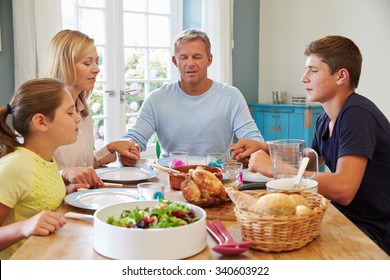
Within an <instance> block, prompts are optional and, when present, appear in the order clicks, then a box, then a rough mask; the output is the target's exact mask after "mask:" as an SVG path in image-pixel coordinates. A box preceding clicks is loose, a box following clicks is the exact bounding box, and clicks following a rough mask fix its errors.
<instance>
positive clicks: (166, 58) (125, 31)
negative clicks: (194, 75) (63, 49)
mask: <svg viewBox="0 0 390 280" xmlns="http://www.w3.org/2000/svg"><path fill="white" fill-rule="evenodd" d="M62 4H63V21H64V28H70V29H77V30H80V31H81V32H83V33H86V34H87V35H89V36H90V37H92V38H94V39H95V45H96V47H97V50H98V54H99V57H100V59H99V60H100V70H101V72H100V74H99V76H98V78H97V82H96V84H95V89H94V91H93V93H92V95H91V97H90V99H89V105H90V108H91V113H92V117H93V120H94V138H95V141H94V146H95V147H94V148H95V149H100V148H101V147H102V146H104V145H105V144H107V143H108V142H110V141H112V140H115V139H118V138H121V137H122V136H123V135H124V134H125V133H126V131H127V129H128V128H129V127H131V126H132V125H133V124H134V122H135V119H136V116H137V114H138V111H139V109H140V107H141V106H142V103H143V101H144V100H145V98H146V97H147V95H148V94H149V93H150V92H151V91H152V90H154V89H156V88H158V87H160V86H161V85H163V84H164V83H168V82H171V81H172V80H174V79H176V78H177V74H176V70H175V69H173V67H174V66H173V64H172V63H171V56H172V52H171V45H172V42H173V39H174V36H176V34H177V33H179V32H180V30H182V20H181V19H182V1H181V0H115V1H112V0H73V1H72V0H71V1H69V0H63V3H62Z"/></svg>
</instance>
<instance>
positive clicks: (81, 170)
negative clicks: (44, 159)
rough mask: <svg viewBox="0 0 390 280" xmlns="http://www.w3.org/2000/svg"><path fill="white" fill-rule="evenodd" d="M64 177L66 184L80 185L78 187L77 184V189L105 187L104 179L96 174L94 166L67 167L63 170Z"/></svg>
mask: <svg viewBox="0 0 390 280" xmlns="http://www.w3.org/2000/svg"><path fill="white" fill-rule="evenodd" d="M62 179H63V180H64V182H65V184H75V185H80V186H78V187H77V186H76V189H75V190H77V189H78V188H87V189H89V188H91V187H95V188H102V187H104V183H103V181H102V180H101V179H100V178H99V176H98V175H97V174H96V171H95V169H94V168H93V167H92V166H88V167H69V168H65V169H64V170H63V171H62ZM67 190H68V187H67ZM75 190H73V191H75ZM73 191H70V192H73ZM68 193H69V192H68Z"/></svg>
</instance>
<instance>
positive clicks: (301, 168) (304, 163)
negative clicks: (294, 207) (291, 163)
mask: <svg viewBox="0 0 390 280" xmlns="http://www.w3.org/2000/svg"><path fill="white" fill-rule="evenodd" d="M309 160H310V159H309V158H308V157H304V158H303V159H302V162H301V165H300V166H299V170H298V175H297V178H296V179H295V182H294V189H296V188H298V187H299V183H300V182H301V179H302V176H303V173H305V170H306V167H307V164H308V163H309Z"/></svg>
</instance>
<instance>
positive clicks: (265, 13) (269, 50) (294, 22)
mask: <svg viewBox="0 0 390 280" xmlns="http://www.w3.org/2000/svg"><path fill="white" fill-rule="evenodd" d="M26 1H29V0H26ZM201 3H202V1H201V0H183V6H184V19H183V22H184V25H185V26H184V28H188V27H199V26H200V22H201ZM389 26H390V1H388V0H245V1H234V50H233V85H235V86H236V87H238V88H239V89H240V90H241V91H242V92H243V94H244V96H245V98H246V99H247V101H248V103H256V102H261V103H271V102H272V94H271V93H272V91H273V90H286V91H287V92H288V96H289V100H288V101H290V100H291V96H305V91H304V90H303V85H302V83H301V82H300V78H301V75H302V73H303V71H304V64H305V57H304V56H303V54H302V53H303V49H304V47H305V45H306V44H307V43H309V42H310V41H312V40H314V39H317V38H319V37H323V36H326V35H330V34H339V35H343V36H347V37H349V38H351V39H352V40H354V41H355V43H356V44H357V45H358V46H359V48H360V50H361V52H362V54H363V69H362V75H361V79H360V85H359V88H358V93H360V94H362V95H365V96H367V97H368V98H370V99H371V100H372V101H374V102H375V103H376V104H377V106H378V107H379V108H380V109H381V110H382V111H383V112H384V113H385V115H386V116H387V118H390V106H388V104H389V103H390V97H389V92H388V91H389V90H388V88H387V79H389V78H390V68H389V65H390V53H389V51H388V50H389V49H390V29H389ZM0 28H1V36H2V38H1V39H2V40H1V42H2V51H1V52H0V91H1V93H0V104H5V103H7V102H8V101H9V99H10V97H11V96H12V94H13V91H14V63H13V27H12V0H0ZM216 51H217V50H215V49H214V52H216Z"/></svg>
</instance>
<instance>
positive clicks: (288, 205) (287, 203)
mask: <svg viewBox="0 0 390 280" xmlns="http://www.w3.org/2000/svg"><path fill="white" fill-rule="evenodd" d="M295 207H296V204H295V202H294V201H293V200H292V199H290V197H289V196H288V195H287V194H284V193H269V194H266V195H263V196H262V197H260V198H259V199H258V200H257V202H256V205H255V209H256V212H257V213H259V214H261V215H263V216H289V215H294V214H295Z"/></svg>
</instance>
